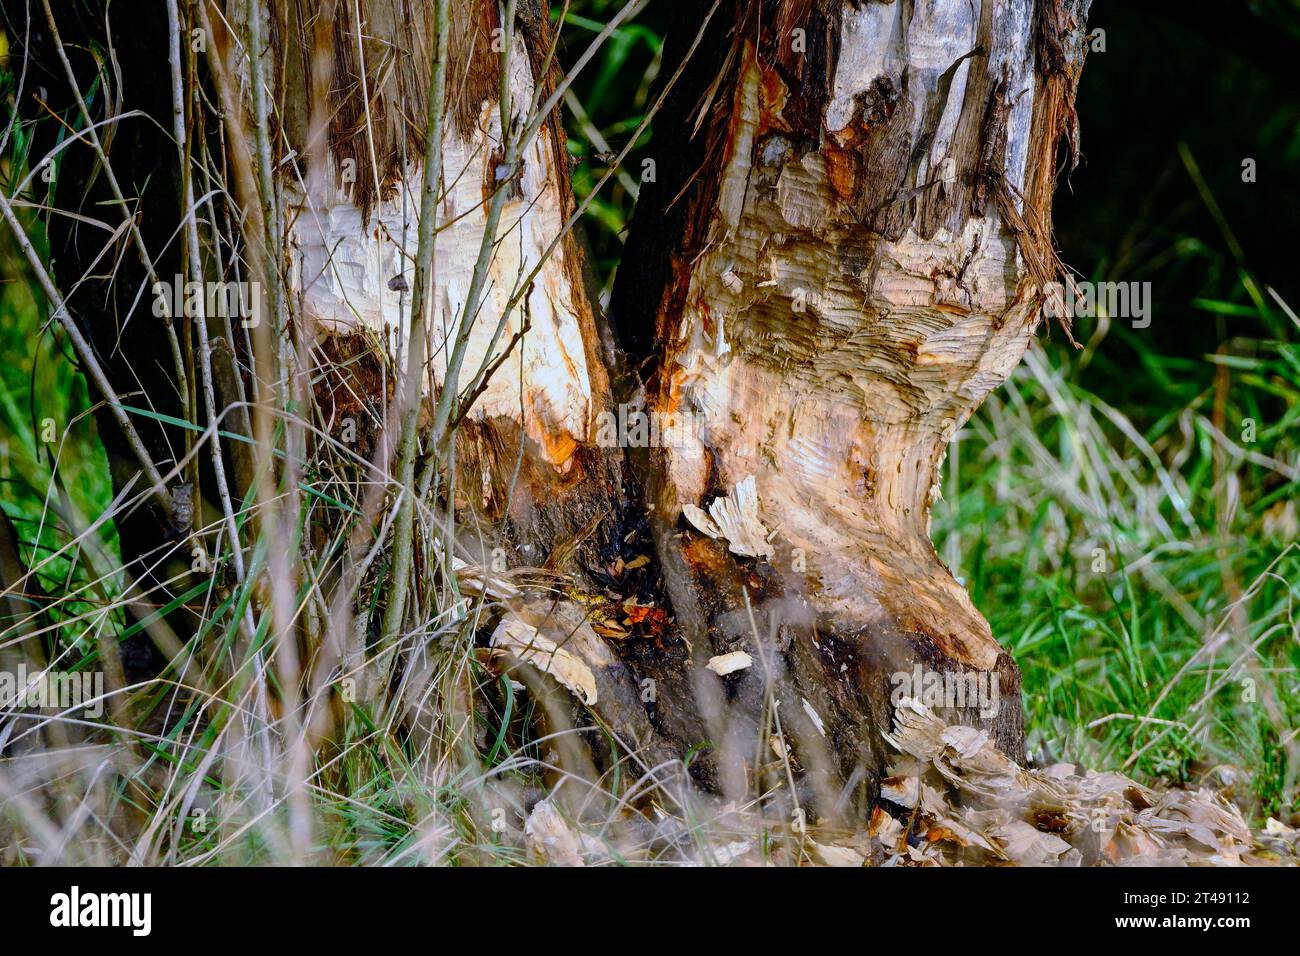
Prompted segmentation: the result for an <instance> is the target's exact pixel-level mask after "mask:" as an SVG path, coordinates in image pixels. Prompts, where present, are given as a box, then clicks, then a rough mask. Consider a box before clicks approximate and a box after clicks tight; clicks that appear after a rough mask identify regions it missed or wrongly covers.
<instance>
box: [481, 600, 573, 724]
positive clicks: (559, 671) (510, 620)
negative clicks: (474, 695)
mask: <svg viewBox="0 0 1300 956" xmlns="http://www.w3.org/2000/svg"><path fill="white" fill-rule="evenodd" d="M491 646H492V647H493V648H497V649H499V650H501V651H504V652H506V653H509V654H512V655H514V656H515V657H517V658H518V659H519V660H521V661H523V662H525V663H527V664H531V665H532V666H533V667H536V668H537V669H538V670H539V671H541V672H542V673H544V674H550V675H551V676H552V677H554V678H555V679H556V680H558V681H559V682H560V683H561V684H563V685H564V686H565V687H567V688H568V689H569V690H571V691H572V692H573V694H574V695H575V696H576V697H577V698H578V699H579V700H581V701H582V702H583V703H584V704H586V705H587V706H588V707H591V706H593V705H594V704H595V703H596V676H595V674H593V673H592V670H591V667H590V666H588V664H587V662H586V661H584V660H583V659H582V658H580V657H578V656H577V655H576V654H573V653H571V652H569V651H567V650H565V649H564V648H563V647H561V646H560V645H559V644H558V643H557V642H556V641H553V640H551V638H549V637H546V636H544V635H542V634H541V632H540V631H538V630H537V629H536V628H534V627H533V626H532V625H531V624H529V623H528V622H527V621H525V620H524V619H523V618H521V617H519V616H518V615H517V614H515V613H514V612H510V613H507V614H506V615H505V617H503V618H502V619H501V623H500V624H498V625H497V628H496V630H495V631H493V632H492V640H491Z"/></svg>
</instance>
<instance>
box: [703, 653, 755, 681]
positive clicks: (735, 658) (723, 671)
mask: <svg viewBox="0 0 1300 956" xmlns="http://www.w3.org/2000/svg"><path fill="white" fill-rule="evenodd" d="M707 666H708V668H709V670H711V671H713V673H715V674H717V675H718V676H719V677H726V676H727V675H728V674H734V673H735V672H736V671H743V670H746V669H747V668H750V667H753V666H754V658H752V657H750V656H749V655H748V654H746V653H745V652H744V651H732V652H731V653H730V654H718V655H717V656H715V657H710V658H709V663H708V665H707Z"/></svg>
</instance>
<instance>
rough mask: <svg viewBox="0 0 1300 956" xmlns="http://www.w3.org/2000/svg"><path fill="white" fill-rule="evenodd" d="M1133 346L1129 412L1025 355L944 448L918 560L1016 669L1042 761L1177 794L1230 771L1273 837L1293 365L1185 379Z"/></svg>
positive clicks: (1058, 365) (1069, 353) (1292, 651)
mask: <svg viewBox="0 0 1300 956" xmlns="http://www.w3.org/2000/svg"><path fill="white" fill-rule="evenodd" d="M1129 338H1131V339H1133V341H1132V342H1131V343H1130V344H1133V345H1134V346H1135V347H1136V348H1137V349H1138V350H1139V354H1140V355H1141V358H1142V366H1143V369H1144V375H1143V381H1144V382H1145V383H1146V390H1147V396H1148V397H1147V399H1146V401H1144V402H1143V403H1142V404H1141V405H1139V406H1135V407H1133V408H1130V409H1116V408H1113V407H1111V406H1109V405H1108V404H1107V403H1106V402H1105V401H1103V400H1102V399H1101V398H1099V397H1098V396H1097V394H1096V393H1095V392H1094V391H1091V390H1090V389H1089V385H1090V383H1091V381H1093V380H1096V379H1099V378H1100V379H1103V384H1104V378H1105V376H1106V375H1108V374H1112V373H1111V372H1110V370H1108V369H1106V368H1105V366H1104V363H1099V362H1096V361H1093V359H1094V355H1093V353H1092V352H1091V351H1085V352H1083V353H1076V352H1074V351H1073V350H1070V349H1067V348H1064V347H1061V346H1060V344H1059V343H1056V342H1049V343H1048V344H1047V345H1046V347H1043V346H1042V345H1039V346H1035V347H1034V348H1033V349H1032V350H1031V351H1030V353H1029V355H1028V356H1027V358H1026V361H1025V364H1024V365H1023V366H1022V367H1021V368H1020V369H1018V370H1017V372H1016V373H1015V375H1014V376H1013V377H1012V379H1011V381H1010V382H1008V384H1007V385H1006V386H1005V387H1004V388H1002V389H1001V390H999V391H998V392H997V393H995V394H994V395H993V396H992V397H991V398H990V399H989V401H988V402H987V403H986V404H985V405H984V407H983V408H981V409H980V410H979V412H977V413H976V415H975V417H974V418H973V419H972V420H971V422H970V423H969V424H968V425H967V427H966V428H965V429H964V430H963V431H962V432H961V433H960V435H959V440H958V448H957V454H956V456H955V459H954V458H952V457H950V461H949V465H948V469H947V472H946V478H945V482H946V490H945V495H946V499H947V500H946V501H944V502H942V503H941V504H940V505H938V506H937V507H936V509H935V520H934V536H935V539H936V544H937V546H938V548H939V550H940V553H941V554H942V555H944V556H945V558H946V559H947V560H948V561H949V564H950V565H951V566H952V569H953V571H954V573H955V574H957V575H958V576H960V577H962V578H963V579H964V582H965V584H966V586H967V587H968V589H969V590H970V593H971V596H972V598H973V599H974V601H975V603H976V605H977V606H978V607H979V608H980V609H981V611H982V612H983V613H984V614H985V616H986V617H988V619H989V621H990V623H991V624H992V626H993V630H994V632H995V633H996V634H997V635H998V637H999V638H1000V639H1001V640H1002V641H1003V642H1004V643H1005V644H1007V645H1008V646H1009V647H1010V648H1011V650H1012V652H1013V654H1014V655H1015V657H1016V659H1017V661H1018V662H1019V664H1020V666H1021V669H1022V672H1023V678H1024V697H1025V705H1026V708H1027V711H1028V717H1029V743H1030V750H1031V752H1032V753H1033V754H1034V755H1035V756H1036V757H1037V758H1038V759H1040V760H1060V759H1065V760H1076V761H1079V762H1082V763H1084V764H1087V765H1090V766H1093V767H1114V768H1119V767H1123V766H1127V765H1132V766H1133V767H1134V768H1135V769H1136V772H1137V773H1138V775H1140V776H1141V777H1144V778H1146V779H1152V780H1155V779H1164V780H1170V781H1177V782H1188V781H1195V780H1197V779H1198V778H1199V777H1200V776H1201V775H1202V774H1204V772H1205V771H1207V770H1208V769H1210V768H1212V767H1213V766H1215V765H1219V764H1228V765H1231V766H1233V767H1236V768H1238V769H1240V770H1241V771H1244V773H1245V775H1246V779H1247V781H1248V782H1247V783H1245V784H1244V785H1242V784H1239V785H1238V788H1237V790H1238V791H1239V794H1240V792H1241V791H1247V795H1248V796H1249V797H1250V798H1251V802H1252V804H1253V810H1254V811H1255V815H1256V816H1257V818H1262V817H1263V816H1267V815H1281V816H1285V815H1287V814H1288V813H1290V812H1292V811H1293V810H1294V809H1295V800H1296V794H1295V784H1296V780H1295V774H1296V760H1295V753H1296V751H1297V749H1298V748H1297V740H1296V731H1295V729H1294V728H1295V727H1296V725H1297V722H1298V718H1300V688H1298V687H1297V684H1298V683H1300V676H1298V675H1300V630H1298V629H1297V621H1296V618H1295V613H1294V610H1295V609H1294V605H1295V603H1296V601H1297V598H1300V547H1298V546H1297V544H1296V538H1297V534H1296V530H1297V510H1296V500H1297V499H1296V493H1297V482H1296V480H1295V469H1296V463H1297V461H1298V460H1300V458H1298V456H1297V445H1298V444H1300V442H1298V439H1300V431H1298V430H1297V427H1296V425H1297V420H1298V419H1300V387H1298V386H1297V382H1298V381H1300V345H1297V344H1296V342H1295V341H1294V340H1292V341H1290V342H1284V341H1251V342H1244V341H1238V342H1235V343H1233V350H1232V353H1230V354H1221V355H1218V356H1206V357H1205V358H1204V359H1203V360H1202V361H1201V362H1199V363H1197V362H1188V361H1185V360H1181V359H1174V358H1166V357H1163V356H1159V355H1155V354H1152V353H1150V352H1149V351H1146V350H1144V349H1143V346H1142V344H1141V340H1140V338H1137V337H1136V336H1135V335H1133V334H1130V336H1129ZM1297 338H1300V336H1298V337H1297ZM1093 345H1094V346H1102V347H1105V345H1106V343H1104V342H1094V343H1093ZM1216 372H1218V373H1219V381H1218V385H1217V387H1218V388H1219V389H1220V391H1221V395H1222V401H1221V407H1220V408H1219V410H1218V411H1217V412H1216V409H1215V390H1216V382H1215V379H1216ZM1216 418H1217V419H1218V424H1217V425H1216ZM1248 419H1253V421H1254V436H1253V437H1254V439H1255V440H1254V441H1253V442H1252V441H1243V440H1242V436H1243V434H1245V436H1246V437H1247V438H1249V437H1251V433H1250V425H1249V422H1248V421H1247V420H1248ZM1288 753H1290V754H1291V756H1290V757H1289V758H1288Z"/></svg>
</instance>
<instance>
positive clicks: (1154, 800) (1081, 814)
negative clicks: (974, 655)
mask: <svg viewBox="0 0 1300 956" xmlns="http://www.w3.org/2000/svg"><path fill="white" fill-rule="evenodd" d="M888 739H889V742H890V743H891V744H892V745H893V746H894V747H895V748H896V749H897V751H898V757H897V759H896V760H895V761H894V762H893V763H892V764H891V765H890V768H889V773H890V776H889V777H888V778H887V779H886V780H885V781H884V782H883V783H882V787H881V798H882V805H880V806H877V807H876V809H875V811H874V812H873V813H872V816H871V820H870V822H869V825H868V827H867V829H866V830H865V831H864V832H859V833H856V834H852V835H847V836H846V835H845V834H843V833H840V834H832V833H829V832H821V831H819V828H817V827H816V826H809V827H808V828H807V832H805V833H800V834H796V833H791V832H787V833H785V834H784V836H781V835H780V834H779V833H773V832H772V831H770V830H768V831H767V833H766V838H765V839H764V838H761V837H760V834H759V833H753V832H751V833H748V834H747V833H745V832H744V826H743V822H742V821H743V818H744V817H745V816H746V814H744V813H741V812H739V811H735V810H734V808H733V809H732V810H731V818H732V819H731V822H730V825H729V827H728V830H729V832H730V834H731V836H729V837H725V838H724V839H723V841H722V842H720V843H715V844H714V845H711V846H706V847H702V848H700V849H698V851H696V852H693V853H690V854H688V855H686V856H684V857H682V858H681V859H680V862H681V863H685V864H688V865H689V864H696V865H710V864H711V865H741V866H743V865H751V866H752V865H772V864H773V863H774V862H775V863H780V862H782V861H783V860H784V861H785V862H787V863H792V864H793V863H802V864H805V865H807V864H812V865H820V866H872V865H877V866H1295V865H1298V864H1300V830H1296V829H1293V828H1292V827H1289V826H1287V825H1285V824H1283V823H1281V822H1279V821H1277V820H1274V819H1269V820H1268V822H1267V825H1266V826H1265V827H1264V828H1263V829H1262V830H1259V831H1252V830H1251V829H1250V827H1249V826H1248V825H1247V824H1246V821H1245V819H1244V818H1243V817H1242V815H1241V811H1240V810H1239V809H1238V808H1237V807H1236V806H1235V805H1234V804H1233V803H1231V802H1230V801H1229V800H1227V799H1226V798H1225V797H1224V796H1223V795H1222V794H1220V793H1217V792H1215V791H1213V790H1210V789H1208V788H1205V787H1200V788H1197V789H1169V790H1164V791H1157V790H1154V789H1151V788H1149V787H1145V786H1143V785H1141V784H1139V783H1136V782H1135V781H1133V780H1131V779H1129V778H1128V777H1126V776H1124V775H1123V774H1119V773H1113V772H1105V773H1098V772H1095V771H1081V770H1079V769H1078V768H1076V767H1075V766H1074V765H1073V764H1068V763H1061V764H1055V765H1053V766H1050V767H1045V768H1041V769H1032V770H1031V769H1025V768H1023V767H1021V766H1019V765H1018V764H1016V763H1015V762H1014V761H1012V760H1011V759H1009V758H1008V757H1006V756H1005V755H1004V754H1002V753H1001V752H1000V751H999V750H997V748H996V747H994V745H993V743H992V742H991V741H990V739H989V737H988V735H987V734H985V733H984V732H983V731H980V730H976V729H974V728H971V727H964V726H956V725H948V724H947V723H945V722H944V721H943V720H942V719H941V718H939V717H938V716H936V715H935V714H934V713H932V712H931V711H930V710H929V709H928V708H926V707H925V706H924V705H922V704H921V703H919V702H918V701H916V700H913V699H910V698H909V699H905V700H903V701H902V702H901V703H900V705H899V707H898V709H897V711H896V714H895V727H894V733H893V734H892V735H891V736H890V737H889V738H888ZM886 808H888V809H886ZM750 822H751V823H753V822H755V821H752V820H751V821H750ZM667 823H668V821H667V819H664V820H661V821H660V825H661V829H660V835H661V836H663V835H664V831H663V829H662V826H663V825H665V824H667ZM756 829H757V828H756ZM605 832H609V831H608V829H606V830H605ZM524 843H525V846H526V848H527V849H528V851H529V856H530V858H531V859H532V861H533V862H535V863H542V864H551V865H556V864H558V865H584V864H606V865H608V864H611V863H620V862H621V863H627V862H637V860H638V857H641V854H638V853H636V852H634V851H633V852H626V848H625V849H624V850H620V851H617V852H611V849H612V848H611V847H609V846H608V844H607V843H606V842H605V841H602V840H600V839H595V838H593V835H592V834H588V833H585V832H582V831H581V830H580V829H579V828H575V827H573V826H571V825H570V824H569V823H568V822H567V821H566V820H565V819H564V817H562V816H561V814H560V813H559V812H558V811H557V810H556V809H555V807H554V806H553V805H552V804H551V803H550V802H549V801H545V800H544V801H542V802H540V803H539V804H537V806H536V807H535V808H534V809H533V811H532V813H531V814H530V816H529V818H528V820H527V822H526V824H525V827H524ZM760 847H766V855H764V853H762V852H760V849H759V848H760ZM652 856H656V857H657V860H658V862H661V863H662V862H667V861H666V860H665V859H664V857H662V856H658V855H657V854H652ZM642 859H645V858H644V857H642Z"/></svg>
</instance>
